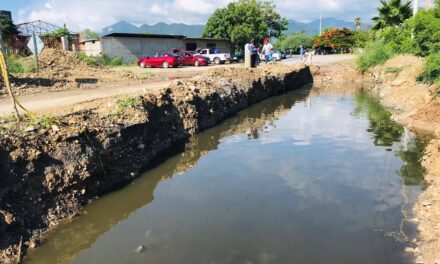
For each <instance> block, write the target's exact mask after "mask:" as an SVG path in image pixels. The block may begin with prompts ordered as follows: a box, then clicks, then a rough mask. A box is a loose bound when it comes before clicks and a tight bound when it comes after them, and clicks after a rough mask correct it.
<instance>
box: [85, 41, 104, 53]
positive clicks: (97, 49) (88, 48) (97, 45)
mask: <svg viewBox="0 0 440 264" xmlns="http://www.w3.org/2000/svg"><path fill="white" fill-rule="evenodd" d="M101 52H102V50H101V42H100V41H99V40H97V41H93V42H92V41H87V42H85V43H84V53H85V54H86V55H87V56H99V55H101Z"/></svg>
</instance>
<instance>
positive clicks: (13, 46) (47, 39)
mask: <svg viewBox="0 0 440 264" xmlns="http://www.w3.org/2000/svg"><path fill="white" fill-rule="evenodd" d="M30 38H31V37H30V36H21V35H9V36H5V37H4V43H5V46H6V49H7V50H8V52H9V53H14V54H21V55H31V54H32V53H31V51H30V50H29V49H28V47H27V44H28V41H29V39H30ZM40 38H41V40H42V41H43V43H44V47H45V48H52V49H59V50H61V49H63V45H62V42H61V38H60V37H53V36H40ZM79 47H80V38H79V35H71V36H69V45H68V49H69V50H72V51H79Z"/></svg>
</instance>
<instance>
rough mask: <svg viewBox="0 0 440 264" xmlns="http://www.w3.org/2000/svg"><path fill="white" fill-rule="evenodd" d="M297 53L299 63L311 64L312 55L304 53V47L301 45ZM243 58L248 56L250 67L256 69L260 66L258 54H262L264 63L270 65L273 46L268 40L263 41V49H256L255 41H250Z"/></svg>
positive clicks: (272, 59)
mask: <svg viewBox="0 0 440 264" xmlns="http://www.w3.org/2000/svg"><path fill="white" fill-rule="evenodd" d="M299 49H300V50H299V52H300V55H301V62H303V63H304V64H309V65H311V64H312V53H311V52H306V50H305V49H304V47H303V46H302V45H301V46H300V48H299ZM244 50H245V57H247V55H246V53H247V54H249V55H248V56H250V67H257V66H258V65H259V64H260V54H261V53H262V54H263V55H264V61H265V63H266V64H267V63H270V62H273V61H275V60H274V58H273V56H272V54H273V53H274V50H273V45H272V44H271V43H270V40H269V39H268V38H266V39H264V45H263V47H261V48H260V47H258V46H257V44H256V42H255V40H253V39H252V40H251V41H249V42H248V43H246V45H245V47H244Z"/></svg>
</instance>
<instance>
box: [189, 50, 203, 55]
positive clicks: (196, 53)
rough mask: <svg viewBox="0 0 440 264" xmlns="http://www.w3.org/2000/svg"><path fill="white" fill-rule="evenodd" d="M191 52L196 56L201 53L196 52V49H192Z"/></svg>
mask: <svg viewBox="0 0 440 264" xmlns="http://www.w3.org/2000/svg"><path fill="white" fill-rule="evenodd" d="M189 53H191V54H192V55H194V56H197V55H200V53H198V52H196V51H190V52H189Z"/></svg>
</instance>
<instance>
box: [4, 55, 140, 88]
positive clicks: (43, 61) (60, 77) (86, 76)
mask: <svg viewBox="0 0 440 264" xmlns="http://www.w3.org/2000/svg"><path fill="white" fill-rule="evenodd" d="M38 61H39V66H40V67H39V68H40V71H39V73H38V74H37V73H24V74H14V75H13V77H12V78H11V83H12V87H13V91H14V93H15V94H17V95H22V94H32V93H39V92H43V91H65V90H71V89H78V88H95V87H98V86H99V85H108V84H120V85H125V84H129V83H130V81H132V82H135V81H136V80H139V78H138V77H137V76H134V75H127V74H126V73H122V72H120V73H117V72H115V71H113V70H111V69H108V68H104V67H92V66H89V65H87V64H86V63H84V62H82V61H80V60H78V59H77V58H76V55H75V53H74V52H71V51H62V50H56V49H44V50H43V52H42V53H41V55H40V56H39V60H38ZM145 78H147V77H145ZM1 92H3V95H4V94H5V91H1ZM0 95H1V94H0Z"/></svg>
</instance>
